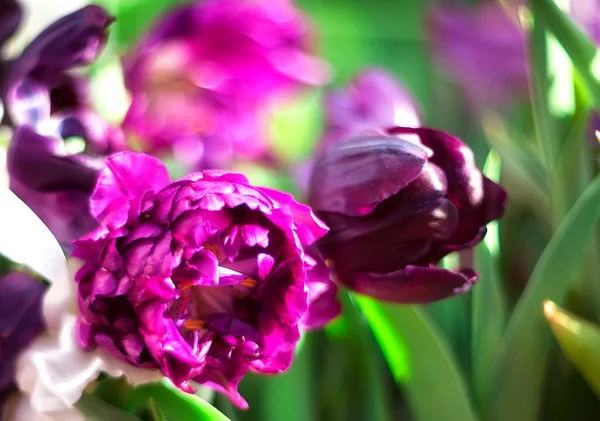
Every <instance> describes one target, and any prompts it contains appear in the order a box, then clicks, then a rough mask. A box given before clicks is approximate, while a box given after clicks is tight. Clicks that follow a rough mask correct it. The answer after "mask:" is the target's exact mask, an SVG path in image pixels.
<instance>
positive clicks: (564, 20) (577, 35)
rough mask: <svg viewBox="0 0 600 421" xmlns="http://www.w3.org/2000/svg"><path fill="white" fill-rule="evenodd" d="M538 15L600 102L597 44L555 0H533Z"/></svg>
mask: <svg viewBox="0 0 600 421" xmlns="http://www.w3.org/2000/svg"><path fill="white" fill-rule="evenodd" d="M529 5H530V7H531V11H532V12H533V16H534V19H536V20H538V21H541V22H543V23H544V25H545V26H547V28H548V30H549V31H550V32H552V33H553V34H554V36H555V37H556V39H558V41H559V42H560V43H561V45H562V46H563V48H564V49H565V51H566V52H567V54H568V55H569V57H570V58H571V60H572V61H573V64H574V65H575V69H576V70H577V72H578V73H579V75H580V76H581V79H582V80H583V82H584V83H585V85H586V87H587V89H588V91H589V92H590V94H591V96H592V99H593V102H594V104H595V105H596V106H598V105H600V85H599V84H598V80H597V77H596V76H595V75H594V64H595V62H597V61H598V58H599V56H598V49H597V47H596V44H595V43H594V42H593V41H592V40H591V39H589V38H588V37H587V36H586V35H585V33H584V32H583V31H582V30H581V29H580V28H578V27H577V25H576V24H575V23H574V22H573V21H572V20H571V19H569V17H568V16H567V15H565V14H564V13H563V12H562V11H561V10H560V8H559V7H558V6H557V5H556V3H555V2H554V1H553V0H529Z"/></svg>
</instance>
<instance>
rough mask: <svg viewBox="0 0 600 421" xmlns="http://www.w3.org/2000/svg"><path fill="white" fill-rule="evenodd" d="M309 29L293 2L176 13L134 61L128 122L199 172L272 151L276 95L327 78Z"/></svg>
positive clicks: (227, 1) (238, 2)
mask: <svg viewBox="0 0 600 421" xmlns="http://www.w3.org/2000/svg"><path fill="white" fill-rule="evenodd" d="M309 29H310V28H309V25H308V23H307V21H306V20H305V18H304V16H302V15H301V13H300V11H299V10H297V9H296V8H295V6H294V5H293V4H292V2H291V1H289V0H268V1H267V0H258V1H257V0H207V1H198V2H195V3H193V4H191V5H187V6H184V7H181V8H179V9H177V10H175V11H174V12H172V13H171V14H168V15H166V16H165V17H164V18H163V19H162V20H161V21H160V22H159V23H158V24H157V25H156V26H155V27H154V28H153V29H151V30H150V31H149V32H148V35H147V36H146V37H145V38H144V39H143V40H142V41H141V43H140V44H139V45H138V46H137V48H135V49H134V50H133V52H132V53H131V54H130V55H129V56H128V57H126V58H125V60H124V65H125V84H126V87H127V89H128V90H129V91H130V92H131V94H132V103H131V106H130V109H129V111H128V113H127V116H126V117H125V121H124V127H125V128H126V129H127V130H130V131H131V132H133V133H134V134H136V135H137V136H138V137H139V138H140V139H141V140H142V141H143V142H148V143H147V144H146V145H145V146H146V147H147V149H148V150H150V151H153V152H156V151H165V150H167V151H168V150H170V149H174V152H175V155H176V156H177V157H179V158H181V159H182V160H184V161H186V160H187V161H195V162H188V164H190V165H194V166H196V167H198V168H225V167H227V166H228V165H229V164H230V162H231V160H232V159H233V158H234V157H236V156H243V157H246V158H258V157H262V156H263V155H265V154H266V153H267V147H268V144H267V141H266V139H265V138H266V133H265V127H264V126H265V125H264V121H263V120H264V115H265V113H266V112H267V111H268V108H269V105H270V103H271V102H272V100H273V99H275V98H276V97H278V96H280V95H282V94H286V93H289V92H291V91H294V90H296V88H298V87H302V86H307V85H321V84H323V83H325V82H326V81H327V77H328V75H327V71H326V67H325V66H324V64H323V63H322V62H321V61H320V60H319V59H317V58H316V57H314V56H312V55H311V51H312V45H311V44H312V42H311V38H310V31H309Z"/></svg>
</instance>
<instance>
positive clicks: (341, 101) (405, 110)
mask: <svg viewBox="0 0 600 421" xmlns="http://www.w3.org/2000/svg"><path fill="white" fill-rule="evenodd" d="M324 102H325V111H326V117H325V124H326V127H325V135H324V137H323V140H322V141H321V144H320V145H319V146H320V149H321V150H322V149H327V148H329V147H331V146H332V145H334V144H336V143H338V142H340V141H342V140H346V139H348V138H349V137H351V136H355V135H358V134H361V133H364V132H368V131H371V130H379V129H381V128H382V127H383V128H385V127H393V126H403V127H419V126H420V125H421V124H420V117H419V112H418V111H417V110H418V107H417V104H416V102H415V100H414V98H413V97H412V96H411V94H410V92H408V90H407V89H406V88H405V87H404V86H402V85H401V84H400V83H399V82H398V81H397V80H396V79H395V77H394V76H392V75H391V74H389V73H387V72H386V71H385V70H381V69H376V68H373V69H367V70H363V71H361V72H360V73H359V74H358V75H356V77H355V78H354V79H353V80H351V81H350V83H348V85H347V86H346V87H345V88H344V89H340V90H338V91H332V92H329V93H327V94H326V95H325V100H324Z"/></svg>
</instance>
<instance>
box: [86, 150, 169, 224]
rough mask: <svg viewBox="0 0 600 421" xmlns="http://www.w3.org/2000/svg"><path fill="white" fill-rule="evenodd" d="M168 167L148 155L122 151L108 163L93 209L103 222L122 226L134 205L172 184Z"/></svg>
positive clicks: (101, 175) (98, 184)
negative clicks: (136, 200) (152, 192)
mask: <svg viewBox="0 0 600 421" xmlns="http://www.w3.org/2000/svg"><path fill="white" fill-rule="evenodd" d="M169 181H170V180H169V173H168V171H167V168H166V167H165V166H164V165H163V163H162V162H160V161H159V160H158V159H156V158H153V157H151V156H148V155H144V154H138V153H132V152H121V153H118V154H115V155H112V156H111V157H109V158H108V159H107V160H106V166H105V167H104V169H103V170H102V171H101V173H100V176H99V177H98V182H97V184H96V189H95V190H94V193H93V194H92V197H91V198H90V210H91V213H92V215H93V216H95V217H96V218H97V219H98V220H99V221H104V220H106V223H109V224H111V225H113V226H121V225H123V224H124V223H125V221H126V220H127V216H128V212H129V207H130V203H131V201H132V200H134V199H140V198H141V197H142V196H143V195H144V193H146V192H148V191H154V192H156V191H158V190H160V189H161V188H163V187H164V186H166V185H167V184H168V183H169Z"/></svg>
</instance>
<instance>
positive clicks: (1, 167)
mask: <svg viewBox="0 0 600 421" xmlns="http://www.w3.org/2000/svg"><path fill="white" fill-rule="evenodd" d="M0 107H2V110H4V108H3V106H2V102H0ZM0 114H1V115H3V114H4V112H2V113H0ZM1 119H2V117H0V120H1ZM0 136H1V134H0ZM3 188H8V170H7V169H6V148H5V147H4V146H2V145H0V189H3Z"/></svg>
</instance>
